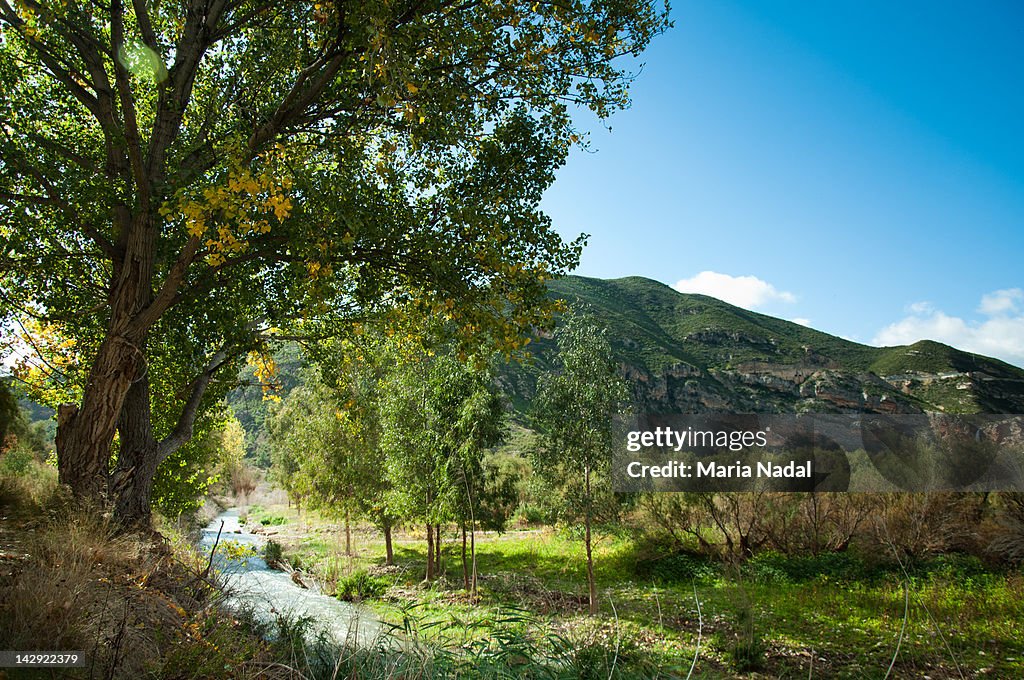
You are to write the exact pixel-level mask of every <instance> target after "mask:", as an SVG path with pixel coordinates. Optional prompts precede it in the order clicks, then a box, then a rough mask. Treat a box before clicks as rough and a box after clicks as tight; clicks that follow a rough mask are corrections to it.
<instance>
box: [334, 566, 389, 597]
mask: <svg viewBox="0 0 1024 680" xmlns="http://www.w3.org/2000/svg"><path fill="white" fill-rule="evenodd" d="M388 585H389V584H388V582H387V581H385V580H384V579H382V578H380V577H379V576H371V575H370V574H369V573H368V572H367V571H366V570H365V569H360V570H358V571H355V572H352V573H351V574H349V575H348V576H344V577H342V578H340V579H339V580H338V587H337V590H335V593H334V595H335V597H337V598H338V599H339V600H345V601H348V602H353V601H358V600H365V599H366V598H369V597H380V596H381V595H383V594H384V592H385V591H386V590H387V589H388Z"/></svg>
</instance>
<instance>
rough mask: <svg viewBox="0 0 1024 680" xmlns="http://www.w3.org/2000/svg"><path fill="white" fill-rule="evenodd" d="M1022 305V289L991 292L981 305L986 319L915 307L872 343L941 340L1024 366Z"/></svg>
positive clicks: (896, 343) (905, 343)
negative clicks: (965, 317) (963, 316)
mask: <svg viewBox="0 0 1024 680" xmlns="http://www.w3.org/2000/svg"><path fill="white" fill-rule="evenodd" d="M1018 303H1024V291H1021V289H1019V288H1011V289H1008V290H997V291H994V292H992V293H988V294H986V295H984V296H982V298H981V304H980V305H979V306H978V311H980V312H981V313H982V314H983V315H985V317H986V318H982V319H962V318H960V317H957V316H950V315H948V314H946V313H945V312H943V311H941V310H936V309H934V308H932V307H931V306H930V305H929V306H927V307H917V305H911V307H910V311H911V314H910V316H907V317H904V318H903V319H901V320H900V321H897V322H896V323H893V324H890V325H888V326H886V327H885V328H883V329H882V330H881V331H879V332H878V334H877V335H875V337H874V339H873V340H872V344H874V345H882V346H888V345H909V344H911V343H914V342H917V341H918V340H938V341H939V342H944V343H946V344H947V345H952V346H953V347H957V348H959V349H962V350H966V351H968V352H975V353H977V354H984V355H987V356H992V357H997V358H999V359H1002V360H1003V361H1006V362H1009V363H1011V364H1016V365H1017V366H1024V304H1021V305H1020V306H1018ZM915 307H917V308H916V309H915Z"/></svg>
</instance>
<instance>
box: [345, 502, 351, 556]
mask: <svg viewBox="0 0 1024 680" xmlns="http://www.w3.org/2000/svg"><path fill="white" fill-rule="evenodd" d="M345 554H346V555H348V556H349V557H351V556H352V525H351V524H350V521H349V510H348V508H347V507H346V508H345Z"/></svg>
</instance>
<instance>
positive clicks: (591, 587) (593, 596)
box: [583, 465, 597, 616]
mask: <svg viewBox="0 0 1024 680" xmlns="http://www.w3.org/2000/svg"><path fill="white" fill-rule="evenodd" d="M584 482H585V484H586V489H587V498H586V511H585V512H584V515H583V524H584V529H585V535H584V542H585V543H586V546H587V589H588V591H589V595H590V615H591V616H594V615H595V614H597V584H596V583H594V554H593V551H592V550H591V543H590V515H591V500H592V499H591V495H590V466H589V465H588V466H587V468H586V469H585V470H584Z"/></svg>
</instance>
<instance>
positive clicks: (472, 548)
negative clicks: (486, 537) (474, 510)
mask: <svg viewBox="0 0 1024 680" xmlns="http://www.w3.org/2000/svg"><path fill="white" fill-rule="evenodd" d="M469 554H470V556H471V557H472V560H473V571H472V579H471V580H470V591H471V592H472V593H473V594H474V595H476V521H474V522H473V523H472V524H471V525H470V526H469Z"/></svg>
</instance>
